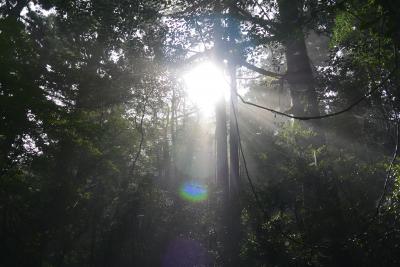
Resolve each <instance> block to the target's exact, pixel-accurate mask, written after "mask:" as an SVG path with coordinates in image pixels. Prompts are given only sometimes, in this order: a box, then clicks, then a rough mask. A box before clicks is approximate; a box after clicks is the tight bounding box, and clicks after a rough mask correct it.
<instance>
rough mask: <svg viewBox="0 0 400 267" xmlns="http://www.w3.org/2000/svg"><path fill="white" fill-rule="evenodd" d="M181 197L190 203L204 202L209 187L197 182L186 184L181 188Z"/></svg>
mask: <svg viewBox="0 0 400 267" xmlns="http://www.w3.org/2000/svg"><path fill="white" fill-rule="evenodd" d="M179 195H180V196H181V198H183V199H185V200H187V201H190V202H200V201H204V200H206V199H207V195H208V194H207V187H206V186H204V185H202V184H199V183H196V182H186V183H184V184H183V185H182V186H181V188H180V190H179Z"/></svg>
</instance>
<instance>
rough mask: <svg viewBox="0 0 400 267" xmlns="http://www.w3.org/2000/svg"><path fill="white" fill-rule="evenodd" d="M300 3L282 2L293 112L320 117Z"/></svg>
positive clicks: (283, 0) (292, 1) (282, 0)
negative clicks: (300, 17) (300, 21)
mask: <svg viewBox="0 0 400 267" xmlns="http://www.w3.org/2000/svg"><path fill="white" fill-rule="evenodd" d="M301 2H302V1H300V0H279V1H278V5H279V14H280V18H281V21H282V26H283V27H282V32H284V33H285V35H284V42H283V44H284V46H285V49H286V61H287V81H288V83H289V88H290V94H291V97H292V109H291V111H292V113H293V114H295V115H299V116H307V115H314V116H315V115H319V109H318V100H317V94H316V92H315V88H314V77H313V74H312V70H311V66H310V59H309V57H308V54H307V48H306V44H305V41H304V33H303V29H302V27H301V24H299V12H300V10H301V8H302V6H301Z"/></svg>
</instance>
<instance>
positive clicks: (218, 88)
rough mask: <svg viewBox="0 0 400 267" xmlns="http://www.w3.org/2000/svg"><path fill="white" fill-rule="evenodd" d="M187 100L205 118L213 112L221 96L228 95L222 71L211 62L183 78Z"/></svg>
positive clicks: (225, 79)
mask: <svg viewBox="0 0 400 267" xmlns="http://www.w3.org/2000/svg"><path fill="white" fill-rule="evenodd" d="M183 79H184V82H185V89H186V92H187V95H188V97H189V100H190V101H192V102H193V104H194V105H196V106H197V107H198V108H199V109H200V110H201V112H202V113H203V114H204V115H206V116H211V115H212V114H213V112H214V108H215V104H216V102H217V101H218V100H219V99H220V97H221V96H224V97H225V98H227V97H228V95H229V84H228V80H227V77H226V76H225V75H224V73H223V71H222V70H221V69H220V68H218V67H217V66H216V65H214V64H213V63H211V62H203V63H201V64H199V65H197V66H196V67H194V68H193V69H192V70H190V71H189V72H188V73H186V74H185V75H184V76H183Z"/></svg>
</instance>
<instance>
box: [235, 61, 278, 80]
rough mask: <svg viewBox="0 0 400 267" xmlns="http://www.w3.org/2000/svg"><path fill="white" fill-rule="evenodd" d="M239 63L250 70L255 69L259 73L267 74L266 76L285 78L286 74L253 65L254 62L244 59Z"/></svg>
mask: <svg viewBox="0 0 400 267" xmlns="http://www.w3.org/2000/svg"><path fill="white" fill-rule="evenodd" d="M239 65H241V66H243V67H245V68H247V69H249V70H252V71H255V72H257V73H259V74H262V75H265V76H270V77H274V78H277V79H282V78H284V74H279V73H275V72H272V71H268V70H265V69H262V68H259V67H257V66H254V65H252V64H250V63H248V62H246V61H244V60H243V61H239Z"/></svg>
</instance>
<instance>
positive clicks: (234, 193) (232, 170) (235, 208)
mask: <svg viewBox="0 0 400 267" xmlns="http://www.w3.org/2000/svg"><path fill="white" fill-rule="evenodd" d="M229 75H230V80H231V97H230V98H231V101H230V105H229V106H230V114H229V115H230V117H229V119H230V120H229V214H228V220H227V223H228V227H229V228H228V232H229V254H230V260H231V262H230V266H238V264H239V254H240V239H241V229H240V227H241V226H240V214H241V206H240V203H239V190H240V188H239V186H240V184H239V137H238V132H237V124H236V117H237V110H236V107H237V96H236V91H237V83H236V65H235V64H234V63H231V64H230V66H229Z"/></svg>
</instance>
